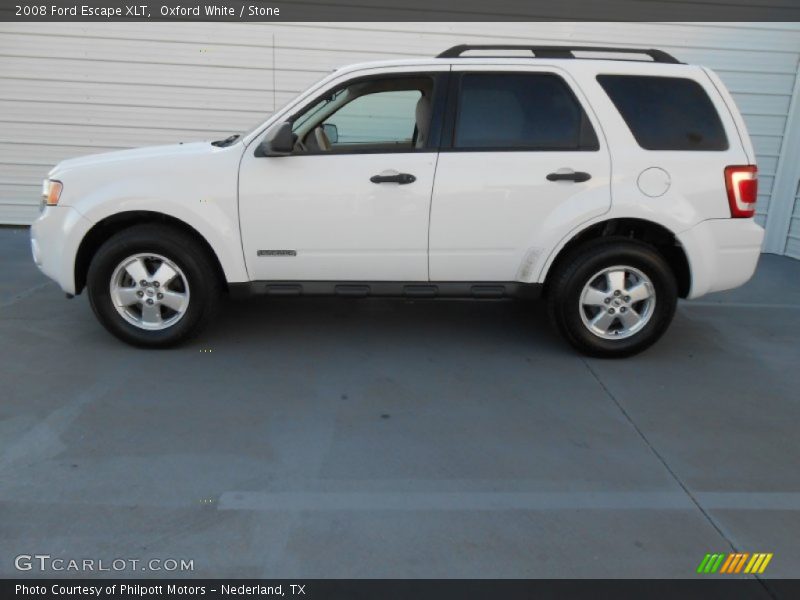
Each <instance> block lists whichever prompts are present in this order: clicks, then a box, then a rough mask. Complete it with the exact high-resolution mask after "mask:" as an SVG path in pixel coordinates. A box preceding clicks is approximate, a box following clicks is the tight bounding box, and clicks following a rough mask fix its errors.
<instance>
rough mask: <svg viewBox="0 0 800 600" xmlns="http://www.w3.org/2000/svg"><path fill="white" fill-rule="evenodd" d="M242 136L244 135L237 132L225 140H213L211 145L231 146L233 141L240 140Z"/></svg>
mask: <svg viewBox="0 0 800 600" xmlns="http://www.w3.org/2000/svg"><path fill="white" fill-rule="evenodd" d="M240 137H242V136H240V135H239V134H238V133H235V134H233V135H230V136H228V137H226V138H225V139H224V140H217V141H216V142H211V145H212V146H217V147H219V148H224V147H225V146H230V145H231V144H232V143H233V142H235V141H236V140H238V139H239V138H240Z"/></svg>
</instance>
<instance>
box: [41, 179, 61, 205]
mask: <svg viewBox="0 0 800 600" xmlns="http://www.w3.org/2000/svg"><path fill="white" fill-rule="evenodd" d="M63 189H64V184H63V183H61V182H60V181H56V180H54V179H45V180H44V183H42V207H45V206H55V205H56V204H58V200H59V198H61V191H62V190H63Z"/></svg>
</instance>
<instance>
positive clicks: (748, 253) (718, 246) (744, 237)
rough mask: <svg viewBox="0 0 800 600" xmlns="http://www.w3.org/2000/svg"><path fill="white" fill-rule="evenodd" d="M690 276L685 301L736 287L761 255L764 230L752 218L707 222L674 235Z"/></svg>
mask: <svg viewBox="0 0 800 600" xmlns="http://www.w3.org/2000/svg"><path fill="white" fill-rule="evenodd" d="M677 238H678V241H679V242H680V243H681V245H682V246H683V248H684V250H685V251H686V256H687V258H688V260H689V268H690V270H691V274H692V285H691V288H690V290H689V295H688V296H687V297H688V298H698V297H700V296H703V295H705V294H709V293H711V292H719V291H722V290H729V289H731V288H735V287H738V286H740V285H742V284H743V283H745V282H746V281H747V280H749V279H750V278H751V277H752V276H753V273H754V272H755V270H756V265H757V264H758V257H759V256H760V255H761V243H762V242H763V240H764V229H763V228H762V227H761V226H759V225H757V224H756V223H755V222H754V221H753V220H752V219H709V220H707V221H703V222H701V223H698V224H697V225H695V226H694V227H692V228H691V229H688V230H687V231H684V232H683V233H681V234H679V235H678V236H677Z"/></svg>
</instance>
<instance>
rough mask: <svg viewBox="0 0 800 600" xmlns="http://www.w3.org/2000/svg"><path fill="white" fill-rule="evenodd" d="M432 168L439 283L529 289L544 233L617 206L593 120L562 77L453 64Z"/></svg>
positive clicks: (432, 243)
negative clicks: (525, 285)
mask: <svg viewBox="0 0 800 600" xmlns="http://www.w3.org/2000/svg"><path fill="white" fill-rule="evenodd" d="M448 102H449V106H448V111H449V113H448V119H447V121H446V126H445V130H444V132H443V140H442V149H441V152H440V155H439V160H438V166H437V169H436V180H435V185H434V191H433V201H432V207H431V225H430V240H429V262H430V277H431V280H433V281H498V282H506V281H531V280H532V278H533V277H535V275H536V273H537V271H536V268H537V266H539V265H540V263H541V261H542V260H544V259H545V258H546V256H545V255H546V250H547V248H546V247H545V246H546V244H545V240H544V238H545V237H546V235H545V234H546V233H547V231H548V230H549V229H551V228H553V227H554V223H559V224H560V225H561V226H562V227H563V224H564V223H566V222H570V221H574V222H576V223H580V222H583V221H587V220H589V219H590V218H592V217H594V216H597V215H600V214H602V213H604V212H606V211H607V210H608V209H609V208H610V205H611V194H610V183H609V181H610V173H611V165H610V158H609V153H608V149H607V147H606V145H605V141H604V139H603V136H602V134H601V131H600V128H599V126H598V124H597V121H596V119H595V117H594V116H593V115H592V114H591V111H590V110H588V106H586V102H585V99H584V97H583V95H582V94H581V93H580V90H579V89H578V88H577V86H576V85H575V83H574V82H573V81H572V80H571V79H570V78H569V76H568V75H567V74H566V73H564V72H562V71H561V70H560V69H557V68H547V67H508V68H507V69H504V70H503V71H502V72H498V71H497V70H496V67H495V68H494V69H493V70H491V71H490V70H487V68H486V67H485V66H484V67H482V66H469V65H464V66H460V65H456V66H454V67H453V74H452V76H451V86H450V92H449V94H448Z"/></svg>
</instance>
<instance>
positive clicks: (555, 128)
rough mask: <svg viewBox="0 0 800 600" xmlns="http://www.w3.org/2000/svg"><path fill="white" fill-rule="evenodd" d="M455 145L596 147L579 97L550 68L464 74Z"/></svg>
mask: <svg viewBox="0 0 800 600" xmlns="http://www.w3.org/2000/svg"><path fill="white" fill-rule="evenodd" d="M453 147H454V148H455V149H458V150H534V151H546V150H597V149H599V144H598V142H597V136H596V135H595V132H594V129H593V128H592V125H591V123H590V122H589V120H588V118H587V116H586V113H585V112H584V110H583V108H582V107H581V105H580V104H579V103H578V99H577V98H576V97H575V95H574V94H573V93H572V90H571V89H570V88H569V86H567V84H566V83H565V82H564V80H563V79H561V77H559V76H558V75H554V74H552V73H467V74H464V75H463V76H462V77H461V85H460V91H459V95H458V107H457V113H456V124H455V135H454V138H453Z"/></svg>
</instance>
